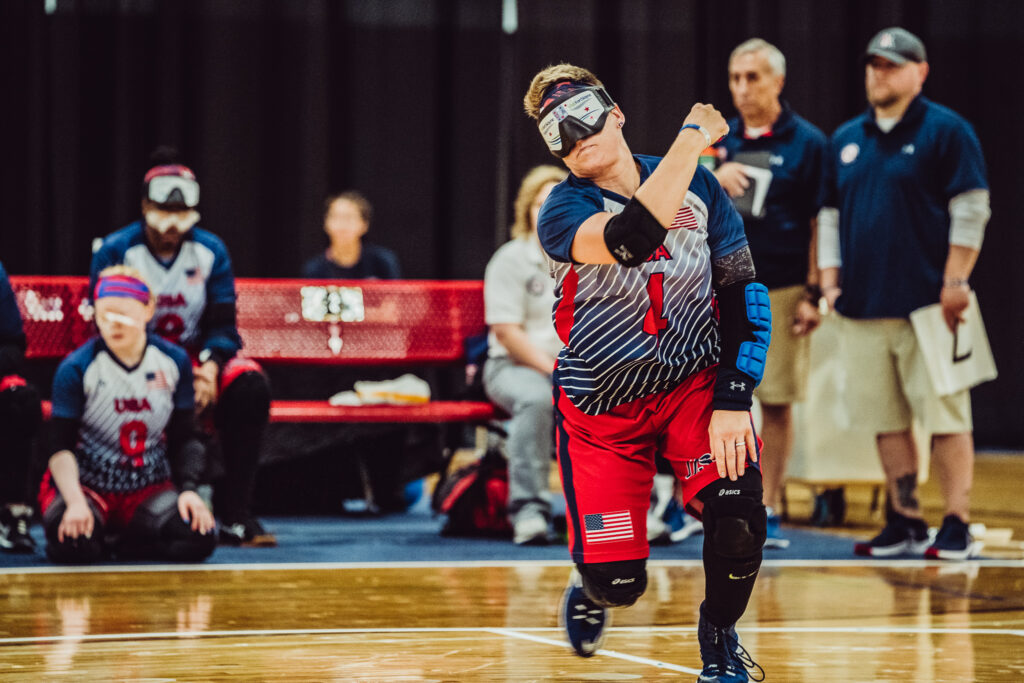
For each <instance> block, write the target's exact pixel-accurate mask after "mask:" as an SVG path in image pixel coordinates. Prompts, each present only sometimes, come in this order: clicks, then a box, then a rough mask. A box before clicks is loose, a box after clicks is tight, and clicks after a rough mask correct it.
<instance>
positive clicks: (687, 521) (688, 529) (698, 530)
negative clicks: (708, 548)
mask: <svg viewBox="0 0 1024 683" xmlns="http://www.w3.org/2000/svg"><path fill="white" fill-rule="evenodd" d="M682 518H683V525H682V526H681V527H679V528H678V529H676V530H675V531H673V532H672V534H671V536H670V538H671V539H672V542H673V543H678V542H679V541H685V540H686V539H688V538H689V537H690V536H694V535H696V534H702V533H704V523H703V522H701V521H700V520H699V519H697V518H696V517H691V516H690V515H688V514H686V513H685V512H684V513H683V514H682Z"/></svg>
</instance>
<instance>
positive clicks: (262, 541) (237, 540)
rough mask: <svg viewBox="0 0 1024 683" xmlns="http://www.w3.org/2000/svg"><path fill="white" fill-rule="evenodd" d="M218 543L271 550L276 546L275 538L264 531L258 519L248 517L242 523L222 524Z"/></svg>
mask: <svg viewBox="0 0 1024 683" xmlns="http://www.w3.org/2000/svg"><path fill="white" fill-rule="evenodd" d="M220 543H221V545H235V546H242V547H245V548H273V547H274V546H276V545H277V536H274V534H272V533H270V532H269V531H267V530H266V529H264V528H263V525H262V524H260V521H259V520H258V519H256V518H255V517H250V518H249V519H247V520H246V521H244V522H235V523H233V524H222V525H221V527H220Z"/></svg>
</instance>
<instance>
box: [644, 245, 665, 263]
mask: <svg viewBox="0 0 1024 683" xmlns="http://www.w3.org/2000/svg"><path fill="white" fill-rule="evenodd" d="M671 260H672V254H671V253H670V252H669V250H668V249H667V248H666V247H665V245H664V244H662V245H660V246H659V247H658V248H657V249H655V250H654V253H653V254H651V255H650V256H648V257H647V261H645V263H651V262H653V261H671Z"/></svg>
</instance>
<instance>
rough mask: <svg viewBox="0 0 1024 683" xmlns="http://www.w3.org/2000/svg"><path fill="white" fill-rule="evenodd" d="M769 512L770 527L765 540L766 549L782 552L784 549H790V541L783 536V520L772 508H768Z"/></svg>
mask: <svg viewBox="0 0 1024 683" xmlns="http://www.w3.org/2000/svg"><path fill="white" fill-rule="evenodd" d="M767 510H768V527H767V533H766V535H765V539H764V547H765V548H778V549H780V550H781V549H783V548H788V547H789V539H788V538H786V537H784V536H783V535H782V529H781V528H780V526H779V525H780V524H781V523H782V519H781V518H780V517H779V516H778V515H777V514H775V510H773V509H772V508H767Z"/></svg>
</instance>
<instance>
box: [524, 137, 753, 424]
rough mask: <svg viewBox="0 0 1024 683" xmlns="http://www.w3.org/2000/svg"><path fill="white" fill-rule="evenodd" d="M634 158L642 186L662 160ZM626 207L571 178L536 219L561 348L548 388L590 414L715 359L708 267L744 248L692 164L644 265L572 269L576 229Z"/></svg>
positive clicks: (715, 192) (719, 199)
mask: <svg viewBox="0 0 1024 683" xmlns="http://www.w3.org/2000/svg"><path fill="white" fill-rule="evenodd" d="M634 158H635V159H636V161H637V162H638V164H639V166H640V181H641V183H642V182H644V181H646V180H647V178H648V177H649V176H650V174H651V172H653V171H654V169H655V168H657V165H658V163H659V162H660V161H661V159H660V158H659V157H650V156H642V155H636V156H635V157H634ZM627 201H628V199H627V198H626V197H622V196H620V195H618V194H616V193H614V192H610V191H608V190H604V189H601V188H599V187H598V186H597V185H595V184H594V183H593V182H591V181H589V180H584V179H581V178H577V177H576V176H574V175H571V174H570V175H569V177H568V178H567V179H566V180H564V181H563V182H562V183H560V184H558V185H557V186H556V187H555V188H553V189H552V191H551V194H550V195H549V196H548V199H547V201H546V202H544V206H543V207H541V211H540V216H539V218H538V225H537V232H538V235H539V236H540V240H541V244H542V245H543V247H544V250H545V252H547V254H548V258H549V260H550V263H551V271H552V276H553V277H554V278H555V281H556V284H555V286H556V289H555V297H556V301H555V308H554V322H555V328H556V330H557V331H558V335H559V337H560V338H561V340H562V343H563V344H565V347H564V348H563V349H562V351H561V353H560V354H559V356H558V366H557V368H556V369H555V374H554V381H555V383H556V384H557V385H558V386H560V387H562V389H564V390H565V393H566V395H567V396H568V397H569V399H570V400H571V401H572V403H573V405H575V406H576V407H577V408H579V409H580V410H582V411H583V412H585V413H587V414H590V415H597V414H600V413H603V412H606V411H607V410H610V409H611V408H614V407H615V406H617V405H621V404H623V403H627V402H629V401H632V400H634V399H636V398H640V397H642V396H648V395H650V394H653V393H657V392H660V391H666V390H668V389H671V388H672V387H674V386H676V385H677V384H679V383H680V382H682V381H683V380H684V379H686V378H687V377H689V376H691V375H693V374H694V373H696V372H699V371H700V370H703V369H704V368H707V367H709V366H711V365H713V364H715V363H717V362H718V356H719V352H720V349H719V343H718V323H717V318H716V316H715V313H714V309H713V304H712V301H713V291H712V286H711V262H712V260H713V259H719V258H721V257H723V256H727V255H728V254H731V253H732V252H734V251H736V250H737V249H741V248H742V247H744V246H746V244H747V240H746V236H745V235H744V232H743V221H742V219H741V218H740V215H739V214H738V213H737V212H736V209H735V208H734V207H733V205H732V202H731V201H729V198H728V196H727V195H726V194H725V192H724V191H723V190H722V187H721V185H719V184H718V181H717V180H716V179H715V177H714V175H712V174H711V173H710V172H709V171H707V170H706V169H704V168H703V167H698V168H697V172H696V173H695V174H694V177H693V180H692V181H691V182H690V188H689V192H688V194H687V196H686V201H685V203H684V204H683V206H682V207H681V208H680V210H679V213H678V214H677V215H676V220H675V222H674V223H673V226H672V227H673V229H671V230H669V232H668V235H667V236H666V238H665V241H664V243H663V244H662V246H661V247H659V248H658V250H657V251H655V253H654V254H652V255H651V257H650V258H649V259H648V260H647V262H646V263H643V264H642V265H640V266H638V267H636V268H627V267H625V266H622V265H620V264H618V263H614V264H601V265H596V264H580V263H573V262H572V255H571V254H572V242H573V239H574V238H575V236H576V231H577V230H579V227H580V225H581V224H582V223H583V222H584V221H585V220H586V219H587V218H589V217H590V216H592V215H594V214H596V213H599V212H602V211H610V212H613V213H619V212H621V211H622V209H623V208H624V207H625V205H626V202H627Z"/></svg>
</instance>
